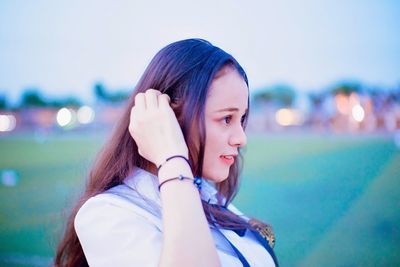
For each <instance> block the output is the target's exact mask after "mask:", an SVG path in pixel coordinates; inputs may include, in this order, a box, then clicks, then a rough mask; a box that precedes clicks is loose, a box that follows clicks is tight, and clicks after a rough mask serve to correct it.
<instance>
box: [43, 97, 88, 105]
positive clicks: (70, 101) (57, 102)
mask: <svg viewBox="0 0 400 267" xmlns="http://www.w3.org/2000/svg"><path fill="white" fill-rule="evenodd" d="M48 106H49V107H54V108H62V107H80V106H82V103H81V101H80V100H79V99H77V98H75V97H72V96H70V97H67V98H64V99H57V100H52V101H50V102H49V103H48Z"/></svg>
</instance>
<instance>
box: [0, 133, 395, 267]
mask: <svg viewBox="0 0 400 267" xmlns="http://www.w3.org/2000/svg"><path fill="white" fill-rule="evenodd" d="M103 140H104V138H102V137H98V138H93V136H77V137H61V138H60V137H57V138H50V139H48V140H47V141H46V142H44V143H40V142H36V141H35V139H34V138H30V137H26V138H10V137H9V138H3V139H0V169H15V170H17V172H18V174H19V177H20V179H19V182H18V184H17V186H15V187H6V186H1V185H0V265H1V266H3V265H7V266H45V265H47V264H48V263H49V262H50V260H51V257H53V256H54V250H55V247H56V244H57V242H58V239H59V237H60V234H61V231H62V228H63V225H64V223H65V211H66V210H68V207H69V206H70V205H71V203H73V201H74V199H75V198H76V195H77V194H78V192H79V191H80V190H81V188H82V185H83V183H84V176H85V173H86V172H87V170H88V168H89V166H90V162H91V161H92V159H93V157H94V155H95V153H96V151H97V150H98V149H99V148H100V146H101V144H102V142H103ZM245 161H246V164H245V169H244V172H243V179H242V181H241V190H240V192H239V194H238V196H237V198H236V199H235V201H234V203H235V204H236V205H237V206H238V207H239V208H240V209H241V210H242V211H244V212H245V213H246V214H248V215H250V216H254V217H257V218H260V219H262V220H264V221H266V222H268V223H270V224H272V226H273V227H274V230H275V233H276V237H277V242H276V247H275V251H276V253H277V256H278V258H279V260H280V262H281V265H282V266H377V265H384V266H398V265H399V263H400V257H399V256H398V254H397V253H396V252H397V250H398V248H399V246H400V232H399V230H398V227H396V223H397V222H399V221H400V220H399V219H400V211H399V205H400V189H399V183H400V181H399V178H400V152H399V150H397V149H396V147H395V146H394V144H393V143H392V141H391V140H390V139H388V138H383V137H381V138H379V137H364V138H352V137H350V138H343V137H341V138H338V137H328V136H327V137H319V136H313V135H305V136H304V135H303V136H282V137H280V136H251V138H249V144H248V146H247V149H246V151H245Z"/></svg>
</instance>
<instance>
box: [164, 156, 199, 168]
mask: <svg viewBox="0 0 400 267" xmlns="http://www.w3.org/2000/svg"><path fill="white" fill-rule="evenodd" d="M174 158H182V159H184V160H186V162H187V163H188V164H189V166H190V168H192V165H191V164H190V161H189V160H188V159H187V158H186V157H184V156H182V155H174V156H171V157H169V158H167V159H166V160H165V161H164V162H163V163H161V164H160V166H158V167H157V171H160V168H161V167H162V166H163V165H164V164H165V163H167V161H168V160H171V159H174Z"/></svg>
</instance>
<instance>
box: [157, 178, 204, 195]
mask: <svg viewBox="0 0 400 267" xmlns="http://www.w3.org/2000/svg"><path fill="white" fill-rule="evenodd" d="M185 179H189V180H192V181H193V184H194V185H195V186H196V187H197V189H198V190H201V182H202V181H203V180H202V178H200V177H194V178H190V177H186V176H183V175H179V176H178V177H173V178H169V179H166V180H164V181H163V182H162V183H161V184H160V185H159V186H158V191H160V188H161V186H162V185H163V184H165V183H166V182H170V181H173V180H179V181H183V180H185Z"/></svg>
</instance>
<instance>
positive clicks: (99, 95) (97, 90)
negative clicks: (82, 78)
mask: <svg viewBox="0 0 400 267" xmlns="http://www.w3.org/2000/svg"><path fill="white" fill-rule="evenodd" d="M93 91H94V95H95V97H96V99H97V100H99V101H101V102H106V103H119V102H122V101H124V100H126V99H128V97H129V92H127V91H122V90H120V91H117V92H115V93H110V92H107V89H106V87H105V86H104V84H102V83H100V82H97V83H96V84H95V85H94V87H93Z"/></svg>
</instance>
